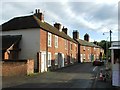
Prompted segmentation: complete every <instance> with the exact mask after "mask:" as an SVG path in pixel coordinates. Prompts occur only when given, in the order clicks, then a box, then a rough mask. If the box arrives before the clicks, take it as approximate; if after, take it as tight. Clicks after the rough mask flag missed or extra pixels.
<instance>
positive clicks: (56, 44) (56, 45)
mask: <svg viewBox="0 0 120 90" xmlns="http://www.w3.org/2000/svg"><path fill="white" fill-rule="evenodd" d="M55 48H58V36H56V35H55Z"/></svg>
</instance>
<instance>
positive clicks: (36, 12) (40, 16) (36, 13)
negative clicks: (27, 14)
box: [34, 9, 44, 22]
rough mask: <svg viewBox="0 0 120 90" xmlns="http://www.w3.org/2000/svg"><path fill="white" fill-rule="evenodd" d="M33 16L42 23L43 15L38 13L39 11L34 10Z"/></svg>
mask: <svg viewBox="0 0 120 90" xmlns="http://www.w3.org/2000/svg"><path fill="white" fill-rule="evenodd" d="M34 15H35V16H36V17H37V18H39V19H40V21H42V22H44V15H43V13H41V12H40V9H36V10H35V14H34Z"/></svg>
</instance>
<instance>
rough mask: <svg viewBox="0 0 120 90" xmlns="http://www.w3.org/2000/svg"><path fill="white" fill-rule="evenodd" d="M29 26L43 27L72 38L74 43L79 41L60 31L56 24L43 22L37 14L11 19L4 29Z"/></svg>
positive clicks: (4, 25) (3, 26)
mask: <svg viewBox="0 0 120 90" xmlns="http://www.w3.org/2000/svg"><path fill="white" fill-rule="evenodd" d="M29 28H42V29H44V30H46V31H48V32H51V33H53V34H55V35H58V36H60V37H62V38H65V39H67V40H70V41H72V42H74V43H77V42H76V41H75V40H74V39H72V38H71V37H70V36H68V35H66V34H65V33H64V32H60V31H59V30H57V28H55V27H54V26H52V25H50V24H48V23H47V22H45V21H44V22H41V21H40V20H39V19H38V18H37V17H36V16H34V15H30V16H24V17H16V18H13V19H11V20H10V21H8V22H6V23H4V24H2V31H10V30H20V29H29Z"/></svg>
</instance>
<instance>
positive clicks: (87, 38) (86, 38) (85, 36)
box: [84, 33, 89, 42]
mask: <svg viewBox="0 0 120 90" xmlns="http://www.w3.org/2000/svg"><path fill="white" fill-rule="evenodd" d="M84 40H86V41H88V42H89V35H88V34H87V33H86V34H85V35H84Z"/></svg>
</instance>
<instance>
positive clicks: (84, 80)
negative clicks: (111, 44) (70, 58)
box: [3, 63, 109, 88]
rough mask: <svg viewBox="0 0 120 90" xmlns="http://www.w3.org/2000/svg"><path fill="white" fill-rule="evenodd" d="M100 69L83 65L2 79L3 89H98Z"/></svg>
mask: <svg viewBox="0 0 120 90" xmlns="http://www.w3.org/2000/svg"><path fill="white" fill-rule="evenodd" d="M101 68H104V66H93V65H92V63H83V64H75V65H72V66H69V67H65V68H62V69H59V70H56V71H54V72H46V73H42V74H36V75H33V76H27V77H11V78H6V77H4V78H3V88H100V87H101V86H102V85H103V86H104V84H103V83H98V82H97V81H98V80H97V79H96V78H97V77H98V76H97V75H98V73H99V70H100V69H101ZM108 87H109V85H108ZM108 87H107V88H108ZM104 88H106V87H104Z"/></svg>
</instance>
